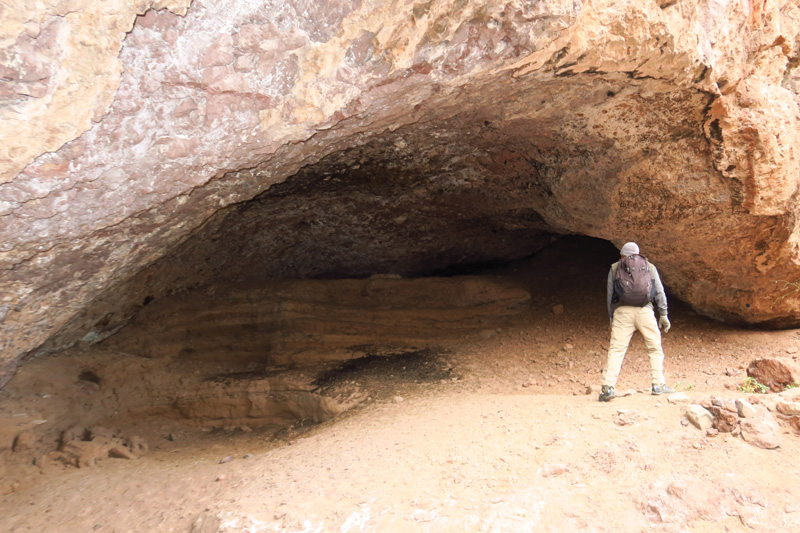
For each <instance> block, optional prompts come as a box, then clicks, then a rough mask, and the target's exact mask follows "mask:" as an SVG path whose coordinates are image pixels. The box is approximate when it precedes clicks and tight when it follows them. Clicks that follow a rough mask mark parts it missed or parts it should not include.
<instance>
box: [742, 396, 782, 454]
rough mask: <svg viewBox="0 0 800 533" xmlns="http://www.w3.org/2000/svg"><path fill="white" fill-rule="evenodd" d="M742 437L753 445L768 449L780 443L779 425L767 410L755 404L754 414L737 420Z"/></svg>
mask: <svg viewBox="0 0 800 533" xmlns="http://www.w3.org/2000/svg"><path fill="white" fill-rule="evenodd" d="M739 427H741V429H742V438H743V439H744V440H745V441H747V442H749V443H750V444H752V445H754V446H758V447H759V448H766V449H768V450H771V449H774V448H777V447H779V446H780V445H781V437H780V426H779V425H778V422H777V421H776V420H775V418H774V417H773V416H772V414H770V412H769V411H767V410H766V409H764V408H763V407H761V406H756V415H755V416H754V417H752V418H742V419H741V420H740V421H739Z"/></svg>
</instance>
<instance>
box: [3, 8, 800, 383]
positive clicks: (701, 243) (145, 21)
mask: <svg viewBox="0 0 800 533" xmlns="http://www.w3.org/2000/svg"><path fill="white" fill-rule="evenodd" d="M2 9H3V12H2V15H3V16H2V17H0V20H2V24H0V41H1V42H2V45H1V46H2V50H0V72H2V80H0V121H1V123H2V130H0V131H1V132H2V137H0V154H2V158H1V160H0V235H2V239H0V280H1V281H0V287H1V289H0V290H2V294H0V300H1V301H0V338H2V341H3V351H2V370H0V374H2V375H3V376H8V375H10V372H11V371H12V370H13V368H14V367H15V365H16V364H17V363H18V362H19V361H20V359H21V358H22V357H23V356H24V355H25V354H29V353H34V352H32V350H36V349H37V348H38V347H40V346H41V345H42V343H43V342H45V341H46V340H47V339H49V338H51V337H52V336H53V335H54V334H56V333H57V332H59V331H61V332H62V336H63V337H64V339H67V338H72V339H78V338H88V339H89V340H91V339H92V338H95V337H98V336H102V335H101V334H100V333H99V332H98V329H102V330H104V331H105V332H106V333H107V332H109V331H111V330H113V329H114V327H115V326H114V327H112V326H113V324H115V323H118V322H119V321H121V320H125V319H127V317H128V316H130V315H131V314H132V313H133V312H134V311H135V310H136V308H137V307H138V306H141V305H142V303H143V301H144V300H145V299H147V298H148V297H149V298H151V299H152V298H155V297H159V296H162V295H165V294H168V293H170V292H175V291H179V290H181V288H185V287H189V286H195V285H199V284H207V283H212V282H214V281H215V280H218V279H220V278H230V279H242V278H245V277H252V276H253V275H254V273H257V275H261V276H264V277H270V276H326V275H329V276H334V275H342V274H354V275H361V274H363V275H367V274H369V273H371V272H386V271H393V272H395V273H400V274H408V275H413V274H415V273H419V272H423V271H430V270H432V269H433V270H435V269H436V268H439V267H446V266H448V265H450V264H458V263H463V262H469V261H484V260H493V259H503V258H505V259H510V258H513V257H519V256H521V255H525V254H526V253H530V251H531V250H535V249H536V248H537V247H540V246H541V245H542V244H543V243H544V242H546V240H547V239H548V238H549V237H550V236H551V235H557V234H564V233H576V234H584V235H589V236H593V237H599V238H603V239H607V240H610V241H612V242H613V243H615V244H618V245H619V244H621V243H623V242H625V241H627V240H637V241H638V242H639V243H640V245H641V246H642V248H643V250H644V251H645V252H646V253H647V255H649V256H650V257H651V258H653V259H654V261H656V263H657V264H658V265H659V268H660V270H661V272H662V276H663V277H664V278H665V280H666V281H667V282H668V283H669V286H670V287H671V289H672V290H673V291H674V292H675V293H676V295H677V296H679V297H681V298H682V299H684V300H686V301H687V302H689V303H691V304H692V305H693V306H694V307H695V308H696V309H697V310H699V311H700V312H703V313H705V314H708V315H710V316H715V317H718V318H722V319H728V320H737V321H744V322H751V323H770V324H774V325H794V324H797V323H798V318H800V300H798V299H797V298H794V297H793V296H789V297H786V298H780V297H781V295H782V294H783V293H781V292H780V291H779V290H778V289H779V288H780V283H776V282H779V281H780V280H787V281H794V280H796V279H798V278H800V276H798V271H799V270H800V265H798V261H799V259H798V245H797V240H798V229H797V221H796V216H795V213H796V212H797V180H798V171H799V170H800V169H799V168H798V156H797V148H796V145H797V142H796V141H797V132H798V74H797V69H796V66H797V62H798V55H799V54H798V30H799V29H800V8H798V6H797V5H796V4H795V3H794V2H791V1H782V2H781V1H778V2H770V3H767V2H765V1H763V0H749V1H745V2H738V1H737V2H710V1H704V0H678V1H660V2H656V1H652V2H634V1H621V2H620V1H615V2H611V1H597V2H581V1H577V0H569V1H567V0H552V1H541V2H533V3H531V2H527V3H526V2H514V1H510V2H501V1H496V2H469V1H466V0H458V1H429V2H389V1H373V2H369V1H358V0H353V1H344V0H343V1H337V2H292V1H289V2H261V1H247V0H239V1H234V0H218V1H210V0H209V1H199V0H195V1H194V2H189V1H188V0H187V1H179V0H174V1H168V0H162V1H156V2H154V1H150V0H136V1H134V0H131V1H123V2H116V3H115V4H114V6H108V5H107V4H106V3H100V2H92V1H90V0H71V1H55V0H51V1H46V2H45V1H43V2H37V3H36V4H35V6H33V7H31V6H28V5H27V4H25V3H23V2H19V1H16V2H11V3H10V4H9V3H8V2H7V3H6V4H4V6H3V8H2ZM251 200H252V201H251ZM498 236H499V238H498ZM790 289H791V287H790ZM65 326H66V327H65ZM87 335H88V337H87ZM1 380H2V377H1V376H0V381H1Z"/></svg>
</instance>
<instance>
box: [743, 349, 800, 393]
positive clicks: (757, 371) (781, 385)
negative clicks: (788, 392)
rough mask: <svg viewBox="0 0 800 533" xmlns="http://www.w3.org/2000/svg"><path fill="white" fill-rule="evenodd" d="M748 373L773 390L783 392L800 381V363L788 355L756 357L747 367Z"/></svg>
mask: <svg viewBox="0 0 800 533" xmlns="http://www.w3.org/2000/svg"><path fill="white" fill-rule="evenodd" d="M747 375H748V376H749V377H751V378H753V379H755V380H756V381H758V382H759V383H761V384H762V385H765V386H766V387H768V388H769V390H770V391H772V392H781V391H783V390H784V389H786V387H787V386H789V385H794V384H796V383H800V363H798V362H797V361H795V360H794V359H791V358H788V357H775V358H764V359H756V360H755V361H752V362H751V363H750V365H749V366H748V367H747Z"/></svg>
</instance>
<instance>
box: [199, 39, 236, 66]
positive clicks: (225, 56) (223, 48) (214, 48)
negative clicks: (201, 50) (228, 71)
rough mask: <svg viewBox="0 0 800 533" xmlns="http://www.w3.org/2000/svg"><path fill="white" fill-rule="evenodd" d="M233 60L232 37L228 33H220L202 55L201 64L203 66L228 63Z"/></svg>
mask: <svg viewBox="0 0 800 533" xmlns="http://www.w3.org/2000/svg"><path fill="white" fill-rule="evenodd" d="M233 60H234V56H233V37H231V36H230V35H229V34H224V35H220V36H219V37H218V38H217V40H216V41H214V42H213V44H212V45H211V46H209V47H208V50H206V53H205V54H204V55H203V61H202V63H201V66H202V67H203V68H207V67H214V66H219V65H230V64H231V63H232V62H233Z"/></svg>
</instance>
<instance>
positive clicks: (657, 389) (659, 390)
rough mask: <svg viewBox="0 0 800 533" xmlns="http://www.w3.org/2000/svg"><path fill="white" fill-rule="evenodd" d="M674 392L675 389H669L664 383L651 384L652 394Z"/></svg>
mask: <svg viewBox="0 0 800 533" xmlns="http://www.w3.org/2000/svg"><path fill="white" fill-rule="evenodd" d="M673 392H675V389H670V388H669V387H667V386H666V385H653V396H658V395H659V394H672V393H673Z"/></svg>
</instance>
